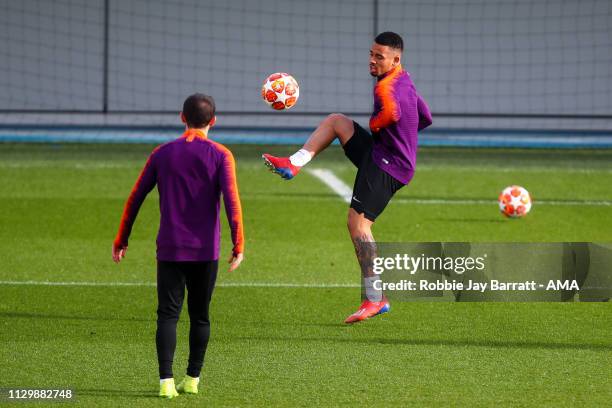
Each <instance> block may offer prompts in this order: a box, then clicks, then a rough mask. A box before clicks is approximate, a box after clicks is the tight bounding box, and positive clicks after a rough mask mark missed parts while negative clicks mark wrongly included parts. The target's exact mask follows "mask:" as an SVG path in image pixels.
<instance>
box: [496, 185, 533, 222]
mask: <svg viewBox="0 0 612 408" xmlns="http://www.w3.org/2000/svg"><path fill="white" fill-rule="evenodd" d="M499 210H500V211H501V212H502V214H504V215H505V216H506V217H510V218H520V217H524V216H525V215H527V213H528V212H529V210H531V197H530V196H529V192H528V191H527V190H525V189H524V188H523V187H521V186H510V187H506V188H504V191H502V192H501V194H500V195H499Z"/></svg>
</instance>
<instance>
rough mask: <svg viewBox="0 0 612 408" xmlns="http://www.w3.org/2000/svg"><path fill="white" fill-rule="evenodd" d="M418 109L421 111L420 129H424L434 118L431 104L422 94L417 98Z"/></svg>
mask: <svg viewBox="0 0 612 408" xmlns="http://www.w3.org/2000/svg"><path fill="white" fill-rule="evenodd" d="M417 110H418V111H419V130H423V129H425V128H426V127H427V126H429V125H431V124H432V119H431V112H430V111H429V106H427V103H426V102H425V100H424V99H423V98H421V95H419V96H418V98H417Z"/></svg>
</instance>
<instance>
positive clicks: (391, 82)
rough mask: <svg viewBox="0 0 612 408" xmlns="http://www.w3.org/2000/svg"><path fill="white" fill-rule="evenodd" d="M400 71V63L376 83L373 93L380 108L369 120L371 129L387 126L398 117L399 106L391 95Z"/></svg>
mask: <svg viewBox="0 0 612 408" xmlns="http://www.w3.org/2000/svg"><path fill="white" fill-rule="evenodd" d="M398 68H399V69H398ZM401 72H402V69H401V65H399V66H398V67H397V68H396V69H395V71H394V72H392V73H391V74H390V75H389V76H387V77H386V78H384V79H382V80H381V81H380V82H379V83H378V84H376V87H375V88H374V93H375V94H376V97H377V98H378V99H379V100H380V102H381V105H382V109H381V111H380V112H379V113H378V114H377V115H376V116H375V117H373V118H372V119H371V120H370V128H371V129H380V128H384V127H387V126H389V125H390V124H391V123H394V122H397V121H398V120H399V119H400V110H399V106H398V105H397V101H396V100H395V97H394V96H393V92H395V83H396V81H397V79H398V78H399V74H400V73H401Z"/></svg>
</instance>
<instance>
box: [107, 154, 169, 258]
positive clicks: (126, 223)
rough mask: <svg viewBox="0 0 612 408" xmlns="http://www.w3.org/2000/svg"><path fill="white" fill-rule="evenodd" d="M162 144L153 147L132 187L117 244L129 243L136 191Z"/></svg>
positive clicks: (120, 223) (122, 217) (116, 238)
mask: <svg viewBox="0 0 612 408" xmlns="http://www.w3.org/2000/svg"><path fill="white" fill-rule="evenodd" d="M159 147H160V146H158V147H156V148H155V149H153V152H152V153H151V154H150V155H149V158H148V159H147V162H146V163H145V165H144V167H143V169H142V171H141V172H140V174H139V175H138V179H136V183H134V187H132V191H131V192H130V195H129V197H128V199H127V201H126V202H125V206H124V208H123V214H122V215H121V221H120V222H119V231H117V236H116V237H115V246H120V245H125V244H126V243H127V239H128V235H129V233H130V232H131V227H132V224H133V223H134V220H133V215H132V208H133V205H134V198H135V197H136V192H137V191H138V188H139V187H140V183H141V181H142V176H143V175H144V174H145V172H146V171H147V169H148V167H149V166H150V165H151V157H153V154H155V152H156V151H157V150H158V149H159Z"/></svg>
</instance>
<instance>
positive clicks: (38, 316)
mask: <svg viewBox="0 0 612 408" xmlns="http://www.w3.org/2000/svg"><path fill="white" fill-rule="evenodd" d="M2 318H9V319H10V318H14V319H49V320H105V321H126V322H154V321H155V320H156V317H155V316H153V317H151V318H150V319H143V318H140V317H118V316H71V315H54V314H45V313H27V312H0V319H2Z"/></svg>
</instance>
